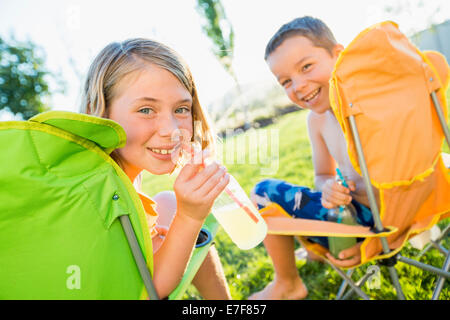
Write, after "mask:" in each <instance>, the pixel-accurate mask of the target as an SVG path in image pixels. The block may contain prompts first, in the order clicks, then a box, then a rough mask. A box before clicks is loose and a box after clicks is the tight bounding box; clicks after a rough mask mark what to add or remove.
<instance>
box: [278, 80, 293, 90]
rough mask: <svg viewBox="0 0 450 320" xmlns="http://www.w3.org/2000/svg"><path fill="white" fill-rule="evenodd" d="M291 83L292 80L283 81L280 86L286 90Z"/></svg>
mask: <svg viewBox="0 0 450 320" xmlns="http://www.w3.org/2000/svg"><path fill="white" fill-rule="evenodd" d="M290 83H291V80H290V79H287V80H283V81H281V82H280V84H281V85H282V86H283V87H285V88H286V87H287V86H288V85H289V84H290Z"/></svg>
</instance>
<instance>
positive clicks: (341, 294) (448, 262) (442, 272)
mask: <svg viewBox="0 0 450 320" xmlns="http://www.w3.org/2000/svg"><path fill="white" fill-rule="evenodd" d="M431 100H432V102H433V106H434V109H435V110H436V113H437V115H438V118H439V122H440V124H441V127H442V130H443V132H444V136H445V140H446V142H447V145H448V146H449V148H450V133H449V129H448V127H447V123H446V121H445V117H444V114H443V112H442V109H441V105H440V103H439V99H438V98H437V95H436V92H432V93H431ZM350 106H351V104H350ZM348 119H349V124H350V129H351V132H352V136H353V140H354V143H355V148H356V152H357V155H358V162H359V166H360V168H361V173H362V177H363V180H364V185H365V188H366V191H367V195H368V198H369V203H370V209H371V211H372V215H373V218H374V223H375V226H374V227H375V232H382V231H383V230H384V227H383V224H382V222H381V218H380V213H379V210H378V205H377V203H376V200H375V194H374V192H373V189H372V185H371V183H370V176H369V171H368V168H367V163H366V160H365V157H364V152H363V148H362V144H361V139H360V137H359V132H358V128H357V125H356V121H355V117H354V116H353V115H350V116H349V118H348ZM448 231H449V228H448V227H447V228H446V229H445V231H444V232H443V233H442V235H441V237H440V239H438V240H436V241H435V242H434V243H431V244H430V245H429V246H428V247H427V248H425V249H426V250H427V251H428V250H429V249H430V248H431V247H432V246H434V247H437V248H438V250H439V251H440V252H441V253H443V254H444V255H445V256H446V259H445V262H444V264H443V267H442V269H439V268H436V267H433V266H430V265H427V264H424V263H421V262H419V261H416V260H413V259H409V258H406V257H403V256H401V255H400V254H397V255H395V256H394V257H391V258H387V259H383V260H380V261H379V263H380V264H382V265H383V264H385V265H386V266H387V268H388V270H389V274H390V277H391V281H392V284H393V286H394V288H395V290H396V294H397V298H398V299H399V300H405V299H406V298H405V295H404V293H403V290H402V287H401V285H400V282H399V278H398V273H397V270H396V269H395V264H396V263H397V261H400V262H403V263H407V264H409V265H412V266H415V267H418V268H421V269H423V270H426V271H429V272H432V273H435V274H437V275H438V276H439V278H438V280H437V282H436V287H435V289H434V292H433V296H432V300H437V299H439V295H440V293H441V291H442V288H443V285H444V282H445V280H446V279H448V278H450V272H449V271H448V270H449V266H450V255H449V250H447V249H445V248H443V247H442V246H440V245H439V242H440V240H442V239H443V238H444V237H445V236H446V235H447V234H448ZM380 240H381V245H382V248H383V253H384V254H388V253H389V252H390V249H389V246H388V241H387V238H386V237H381V238H380ZM425 249H424V251H423V253H421V254H419V256H418V257H420V256H422V255H423V254H424V253H425V252H426V251H425ZM386 260H387V263H385V262H386ZM329 264H330V266H331V267H332V268H333V269H334V270H336V272H337V273H338V274H339V275H340V276H341V277H342V278H343V279H344V281H343V282H342V284H341V286H340V288H339V291H338V294H337V295H336V299H337V300H339V299H346V298H349V297H350V295H351V294H352V293H353V292H355V293H356V294H358V296H359V297H361V298H362V299H364V300H368V299H369V297H368V296H367V294H365V293H364V292H363V291H362V290H361V287H362V286H363V285H364V283H365V282H366V281H367V279H369V278H370V277H371V276H372V273H366V274H365V275H364V276H363V277H362V278H361V279H360V280H359V281H358V283H354V282H353V280H352V279H351V276H352V274H353V271H354V269H350V270H349V271H348V272H347V273H345V272H343V271H342V270H341V269H339V268H338V267H336V266H334V265H333V264H332V263H331V262H329ZM348 285H350V287H351V288H350V290H349V291H348V292H347V293H345V290H346V289H347V286H348Z"/></svg>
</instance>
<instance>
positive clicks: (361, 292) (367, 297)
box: [328, 262, 370, 300]
mask: <svg viewBox="0 0 450 320" xmlns="http://www.w3.org/2000/svg"><path fill="white" fill-rule="evenodd" d="M328 264H329V265H330V266H331V267H332V268H333V269H334V270H335V271H336V272H337V273H338V274H339V275H340V276H341V278H342V279H344V280H345V281H347V282H348V284H349V285H350V286H351V287H352V288H353V290H355V292H356V293H357V294H358V295H359V296H360V297H361V298H362V299H364V300H370V298H369V296H368V295H367V294H365V293H364V292H363V291H362V290H361V289H360V288H359V287H358V286H357V285H356V284H355V283H354V282H353V280H352V279H350V278H349V277H347V275H346V274H345V273H344V272H343V271H342V270H341V269H339V268H338V267H336V266H335V265H334V264H332V263H331V262H328Z"/></svg>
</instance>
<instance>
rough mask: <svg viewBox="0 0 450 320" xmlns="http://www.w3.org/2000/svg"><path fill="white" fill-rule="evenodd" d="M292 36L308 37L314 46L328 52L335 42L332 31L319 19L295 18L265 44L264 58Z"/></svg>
mask: <svg viewBox="0 0 450 320" xmlns="http://www.w3.org/2000/svg"><path fill="white" fill-rule="evenodd" d="M293 36H303V37H306V38H308V39H309V40H310V41H311V42H312V43H313V44H314V45H315V46H316V47H321V48H324V49H326V50H327V51H328V52H329V53H330V54H332V53H333V48H334V46H335V45H336V44H337V41H336V39H335V38H334V35H333V33H332V32H331V30H330V29H329V28H328V26H327V25H326V24H325V23H324V22H323V21H322V20H320V19H317V18H313V17H310V16H305V17H301V18H296V19H294V20H292V21H290V22H288V23H286V24H284V25H283V26H281V28H280V29H279V30H278V31H277V32H276V33H275V35H274V36H273V37H272V38H271V39H270V41H269V43H268V44H267V46H266V52H265V54H264V60H267V58H268V57H269V55H270V54H271V53H272V52H274V51H275V49H276V48H278V47H279V46H280V45H281V44H282V43H283V41H284V40H286V39H288V38H290V37H293Z"/></svg>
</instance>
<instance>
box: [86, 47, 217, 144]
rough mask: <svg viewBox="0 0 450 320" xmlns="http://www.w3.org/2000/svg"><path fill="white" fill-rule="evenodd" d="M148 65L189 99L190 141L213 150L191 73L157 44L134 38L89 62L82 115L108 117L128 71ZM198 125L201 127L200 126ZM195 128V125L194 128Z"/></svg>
mask: <svg viewBox="0 0 450 320" xmlns="http://www.w3.org/2000/svg"><path fill="white" fill-rule="evenodd" d="M146 63H151V64H154V65H156V66H159V67H161V68H163V69H166V70H167V71H169V72H171V73H172V74H173V75H174V76H175V77H177V79H178V80H179V81H180V82H181V83H182V84H183V85H184V87H185V88H186V89H187V90H188V91H189V92H190V94H191V96H192V120H193V123H192V128H193V130H194V134H193V137H191V140H192V141H197V142H201V145H202V149H205V148H206V147H209V148H210V149H211V151H214V149H215V148H214V147H215V139H214V134H213V132H212V127H211V124H210V121H209V119H208V117H207V115H206V114H205V113H204V112H203V109H202V107H201V105H200V102H199V99H198V95H197V89H196V87H195V83H194V80H193V79H192V73H191V71H190V70H189V68H188V66H187V64H186V63H185V62H184V60H183V59H182V58H181V57H180V56H179V55H178V54H177V53H176V52H175V51H174V50H172V49H171V48H169V47H167V46H166V45H164V44H162V43H159V42H157V41H153V40H148V39H142V38H135V39H129V40H125V41H123V42H121V43H119V42H113V43H110V44H109V45H107V46H106V47H105V48H104V49H103V50H102V51H100V53H99V54H98V55H97V57H96V58H95V59H94V61H93V62H92V64H91V66H90V68H89V71H88V74H87V77H86V82H85V84H84V86H83V92H82V97H81V109H80V111H81V112H82V113H87V114H91V115H95V116H98V117H107V114H108V107H109V105H110V103H111V101H112V100H113V99H114V97H115V96H114V95H115V94H116V93H117V90H116V89H117V86H118V84H119V83H120V81H121V80H122V79H123V78H124V77H125V76H126V75H128V74H130V73H131V72H134V71H136V70H140V69H143V68H145V64H146ZM199 124H201V125H200V126H199ZM194 125H195V126H194Z"/></svg>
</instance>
